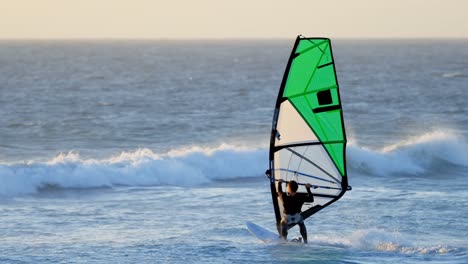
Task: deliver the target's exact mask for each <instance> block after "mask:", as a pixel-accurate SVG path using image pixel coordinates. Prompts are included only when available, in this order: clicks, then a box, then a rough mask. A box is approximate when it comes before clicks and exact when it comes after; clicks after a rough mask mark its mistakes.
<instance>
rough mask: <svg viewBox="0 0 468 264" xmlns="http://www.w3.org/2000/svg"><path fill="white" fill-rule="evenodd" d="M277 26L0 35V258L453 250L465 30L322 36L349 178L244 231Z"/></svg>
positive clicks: (252, 209)
mask: <svg viewBox="0 0 468 264" xmlns="http://www.w3.org/2000/svg"><path fill="white" fill-rule="evenodd" d="M293 42H294V39H290V40H177V41H176V40H2V41H0V223H1V224H0V263H111V262H112V263H184V264H185V263H396V262H397V263H428V262H429V263H460V264H462V263H463V264H464V263H468V239H467V238H468V221H467V220H466V219H468V209H467V208H468V191H467V189H468V181H467V180H466V179H467V177H468V141H467V139H468V104H467V98H468V92H467V91H468V41H467V40H365V39H362V40H340V39H338V40H332V45H333V52H334V57H335V64H336V70H337V74H338V82H339V84H340V92H341V101H342V106H343V110H344V119H345V126H346V132H347V137H348V147H347V168H348V174H349V184H350V185H351V186H352V187H353V189H352V191H349V192H347V193H346V194H345V195H344V196H343V197H342V198H341V199H340V200H339V201H337V202H336V203H334V204H332V205H331V206H329V207H327V208H325V209H324V210H322V211H320V212H319V213H317V214H315V215H314V216H313V217H311V218H309V219H308V220H307V221H306V226H307V228H308V233H309V244H307V245H299V244H268V243H263V242H261V241H260V240H258V239H257V238H256V237H254V236H252V235H251V234H250V233H249V232H248V230H247V229H246V226H245V222H246V221H253V222H255V223H257V224H259V225H261V226H263V227H265V228H267V229H270V230H274V229H275V227H274V226H275V222H274V221H275V220H274V211H273V206H272V201H271V195H270V189H269V181H268V179H267V178H266V177H265V176H264V174H263V173H264V171H265V169H267V167H268V146H269V139H270V129H271V121H272V116H273V108H274V105H275V101H276V96H277V93H278V89H279V86H280V83H281V79H282V77H283V73H284V69H285V67H286V62H287V59H288V56H289V54H290V50H291V48H292V45H293ZM291 233H292V234H291V235H290V236H291V237H293V236H295V235H296V236H297V235H299V232H298V230H297V228H294V229H293V230H292V232H291Z"/></svg>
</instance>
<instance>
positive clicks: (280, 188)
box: [278, 179, 283, 197]
mask: <svg viewBox="0 0 468 264" xmlns="http://www.w3.org/2000/svg"><path fill="white" fill-rule="evenodd" d="M282 183H283V179H279V180H278V196H279V197H283V188H282V187H281V185H283V184H282Z"/></svg>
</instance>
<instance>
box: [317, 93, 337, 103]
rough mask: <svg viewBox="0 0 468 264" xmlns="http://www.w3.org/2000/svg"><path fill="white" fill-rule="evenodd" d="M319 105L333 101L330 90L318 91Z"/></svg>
mask: <svg viewBox="0 0 468 264" xmlns="http://www.w3.org/2000/svg"><path fill="white" fill-rule="evenodd" d="M317 99H318V103H319V105H328V104H332V103H333V99H332V95H331V92H330V90H325V91H320V92H318V93H317Z"/></svg>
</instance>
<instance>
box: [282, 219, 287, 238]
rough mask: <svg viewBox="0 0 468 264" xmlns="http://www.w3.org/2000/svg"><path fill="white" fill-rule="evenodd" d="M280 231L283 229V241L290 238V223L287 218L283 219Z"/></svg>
mask: <svg viewBox="0 0 468 264" xmlns="http://www.w3.org/2000/svg"><path fill="white" fill-rule="evenodd" d="M280 229H281V239H284V240H286V239H287V237H288V221H287V220H286V218H283V219H281V225H280Z"/></svg>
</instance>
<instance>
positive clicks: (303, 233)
mask: <svg viewBox="0 0 468 264" xmlns="http://www.w3.org/2000/svg"><path fill="white" fill-rule="evenodd" d="M298 225H299V230H300V232H301V236H302V239H303V240H304V243H306V244H307V229H306V226H305V224H304V222H302V223H299V224H298Z"/></svg>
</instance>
